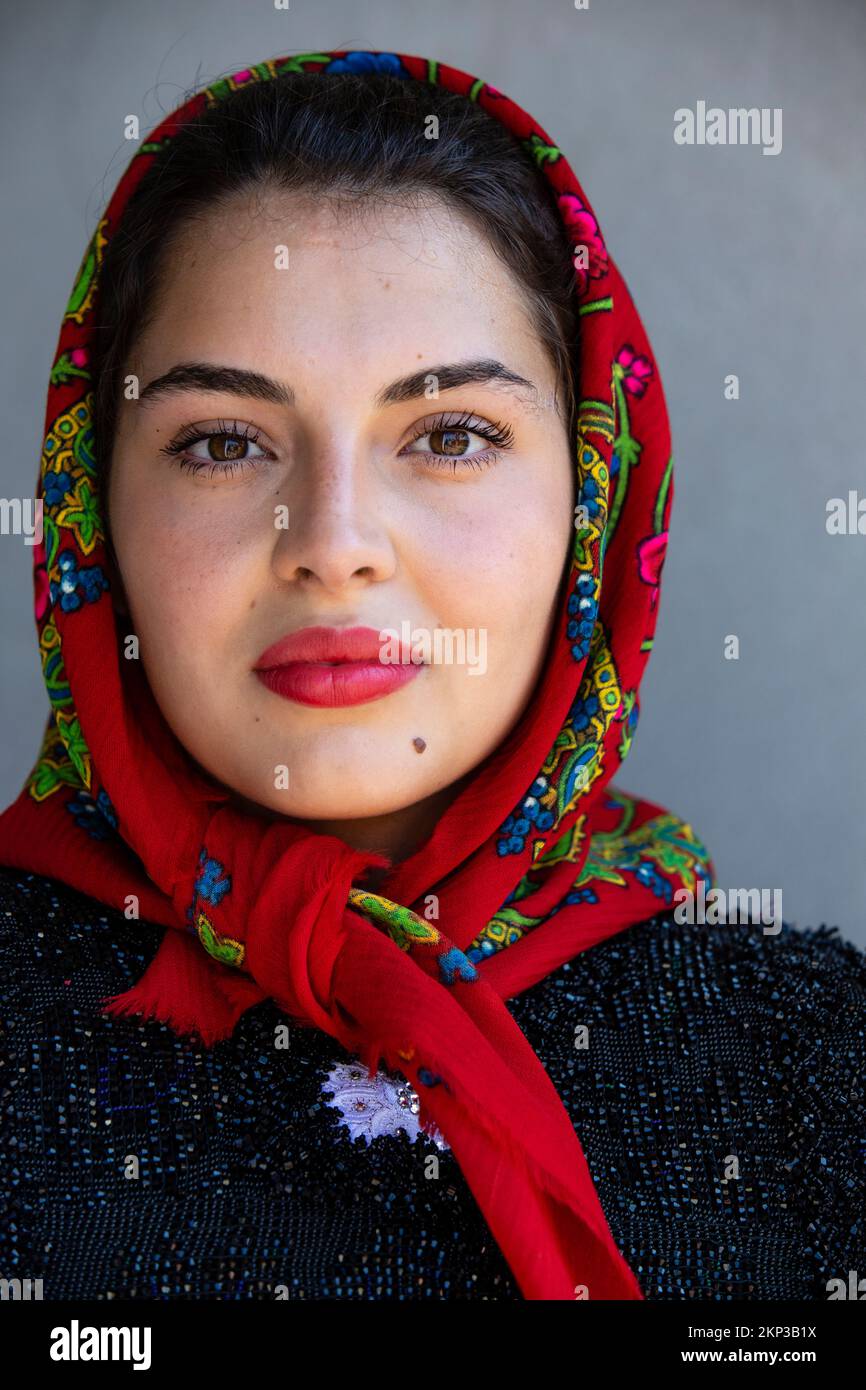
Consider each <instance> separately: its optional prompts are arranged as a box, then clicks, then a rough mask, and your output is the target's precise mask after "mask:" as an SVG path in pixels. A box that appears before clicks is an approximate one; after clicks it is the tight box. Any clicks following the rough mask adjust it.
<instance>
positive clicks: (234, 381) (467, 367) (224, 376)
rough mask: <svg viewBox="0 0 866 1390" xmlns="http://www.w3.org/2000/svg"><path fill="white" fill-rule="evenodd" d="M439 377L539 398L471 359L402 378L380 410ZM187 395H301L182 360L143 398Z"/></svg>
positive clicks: (497, 365)
mask: <svg viewBox="0 0 866 1390" xmlns="http://www.w3.org/2000/svg"><path fill="white" fill-rule="evenodd" d="M431 379H433V380H434V381H435V383H436V387H437V390H439V391H449V390H452V389H453V388H454V387H455V386H467V385H472V384H475V385H484V384H501V385H503V386H505V387H506V388H507V389H512V390H516V391H518V392H519V393H520V394H528V395H529V396H530V397H531V399H532V400H533V401H537V399H538V388H537V386H535V384H534V383H533V382H531V381H528V380H527V379H526V377H523V376H520V375H519V374H518V373H517V372H513V371H512V370H511V369H510V368H509V367H506V366H505V364H504V363H502V362H497V361H496V359H495V358H491V357H479V358H470V359H469V360H468V361H465V362H446V363H443V364H442V365H441V366H438V367H423V368H422V369H421V370H420V371H417V372H412V373H411V374H410V375H409V376H403V377H398V379H397V380H396V381H392V382H391V384H390V385H389V386H385V387H383V388H382V390H381V391H379V392H378V394H377V395H376V396H375V398H374V399H375V404H376V405H378V406H386V405H396V404H399V403H400V402H402V401H409V400H413V399H414V398H415V397H416V396H424V395H426V394H427V389H428V386H429V384H430V382H431ZM183 391H219V392H222V393H223V394H226V395H231V396H251V397H252V398H254V399H255V400H260V401H270V402H272V403H273V404H274V405H287V406H291V405H294V403H295V393H294V391H293V390H292V388H291V387H290V386H287V385H286V384H285V383H284V382H281V381H276V380H274V378H273V377H269V376H263V375H262V374H261V373H260V372H251V371H248V370H247V369H246V368H244V367H224V366H220V365H219V364H218V363H211V362H178V363H177V364H176V365H175V366H174V367H170V368H169V370H168V371H167V372H165V373H163V375H162V376H158V377H155V378H154V380H153V381H151V382H148V384H147V386H145V387H144V389H143V391H142V392H141V395H140V396H139V404H141V405H152V404H153V402H154V401H156V400H159V399H160V398H161V397H164V396H168V395H173V394H174V393H179V392H183Z"/></svg>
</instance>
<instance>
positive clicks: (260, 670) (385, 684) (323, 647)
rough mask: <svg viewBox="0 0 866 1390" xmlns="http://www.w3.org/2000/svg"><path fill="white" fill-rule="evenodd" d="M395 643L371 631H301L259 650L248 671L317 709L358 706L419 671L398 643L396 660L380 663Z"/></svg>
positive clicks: (387, 692) (277, 690)
mask: <svg viewBox="0 0 866 1390" xmlns="http://www.w3.org/2000/svg"><path fill="white" fill-rule="evenodd" d="M384 630H385V629H383V631H384ZM388 631H389V632H395V631H396V629H388ZM395 640H396V641H399V639H395V638H394V637H391V638H390V641H389V639H387V638H380V637H379V633H378V631H377V630H376V629H375V628H372V627H345V628H336V627H302V628H300V629H299V630H298V631H297V632H290V633H289V634H288V635H287V636H286V637H281V638H280V640H279V641H278V642H275V643H274V644H273V646H271V647H268V648H267V650H266V651H263V652H262V654H261V656H260V657H259V659H258V661H257V662H256V664H255V666H254V667H253V669H254V671H255V673H256V675H257V676H258V678H259V680H260V681H261V682H262V684H263V685H266V686H267V687H268V689H269V690H272V691H273V692H274V694H275V695H281V696H282V697H283V699H284V700H294V701H296V703H297V704H300V705H314V706H316V707H318V708H320V709H336V708H339V707H341V706H343V705H362V704H366V703H367V702H368V701H370V700H381V699H382V698H383V696H385V695H390V694H391V692H392V691H394V690H399V689H400V687H401V686H403V685H406V684H407V682H408V681H411V680H414V678H415V676H417V675H418V672H419V671H420V670H421V667H422V665H423V662H419V663H415V662H413V661H411V660H410V657H409V653H408V652H407V650H406V648H405V647H404V645H403V644H402V643H400V645H399V653H400V661H399V662H394V661H393V660H386V661H383V660H382V659H381V652H382V651H383V649H384V648H386V647H388V649H389V652H390V650H391V649H393V644H394V641H395Z"/></svg>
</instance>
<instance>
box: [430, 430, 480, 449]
mask: <svg viewBox="0 0 866 1390" xmlns="http://www.w3.org/2000/svg"><path fill="white" fill-rule="evenodd" d="M470 433H471V431H470V430H455V429H444V430H431V431H430V433H429V436H428V438H429V440H430V448H431V450H432V452H433V453H434V454H451V455H455V454H456V455H460V454H465V453H466V450H467V449H468V447H469V435H470Z"/></svg>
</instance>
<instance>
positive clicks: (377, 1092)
mask: <svg viewBox="0 0 866 1390" xmlns="http://www.w3.org/2000/svg"><path fill="white" fill-rule="evenodd" d="M322 1092H323V1094H324V1097H325V1104H326V1105H331V1106H333V1107H335V1108H336V1109H337V1110H339V1111H340V1112H341V1115H342V1119H341V1121H340V1123H341V1124H342V1125H345V1127H346V1128H347V1129H348V1131H349V1136H350V1138H351V1139H353V1140H358V1139H364V1140H365V1141H366V1143H367V1145H368V1146H369V1145H370V1144H371V1143H372V1141H373V1140H374V1139H378V1138H379V1136H380V1135H383V1134H391V1135H395V1134H397V1133H399V1131H400V1130H402V1131H403V1132H404V1134H406V1135H408V1137H409V1139H410V1141H411V1142H412V1143H415V1141H416V1140H417V1139H419V1138H421V1139H424V1140H426V1141H427V1142H428V1143H432V1144H435V1145H436V1147H437V1149H441V1150H445V1149H448V1148H450V1145H449V1144H448V1143H447V1141H446V1140H445V1138H444V1137H443V1135H442V1134H441V1133H440V1131H439V1130H438V1129H436V1130H432V1131H428V1130H424V1129H422V1128H421V1124H420V1122H419V1120H418V1118H417V1117H418V1115H419V1113H420V1110H421V1102H420V1100H419V1098H418V1093H417V1092H416V1091H415V1090H414V1089H413V1088H412V1087H411V1086H410V1085H409V1082H408V1081H407V1080H406V1078H405V1077H403V1076H400V1075H399V1074H396V1075H395V1074H393V1073H391V1072H387V1071H384V1070H383V1069H382V1068H380V1069H379V1070H378V1071H377V1072H376V1074H375V1076H369V1075H368V1073H367V1070H366V1068H365V1067H364V1066H363V1065H362V1064H361V1063H360V1062H336V1063H335V1064H334V1066H333V1067H332V1068H331V1070H330V1071H329V1072H328V1075H327V1078H326V1080H325V1081H323V1082H322ZM329 1093H332V1094H331V1095H330V1099H329V1098H328V1097H329Z"/></svg>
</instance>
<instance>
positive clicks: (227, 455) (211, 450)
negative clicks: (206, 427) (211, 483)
mask: <svg viewBox="0 0 866 1390" xmlns="http://www.w3.org/2000/svg"><path fill="white" fill-rule="evenodd" d="M247 443H248V440H246V439H241V438H240V437H239V436H238V435H236V434H211V435H208V443H207V451H208V454H209V455H210V457H211V458H212V459H213V460H214V462H215V463H233V462H236V461H237V459H242V458H244V456H245V455H244V450H245V449H246V447H247Z"/></svg>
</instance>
